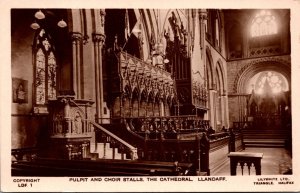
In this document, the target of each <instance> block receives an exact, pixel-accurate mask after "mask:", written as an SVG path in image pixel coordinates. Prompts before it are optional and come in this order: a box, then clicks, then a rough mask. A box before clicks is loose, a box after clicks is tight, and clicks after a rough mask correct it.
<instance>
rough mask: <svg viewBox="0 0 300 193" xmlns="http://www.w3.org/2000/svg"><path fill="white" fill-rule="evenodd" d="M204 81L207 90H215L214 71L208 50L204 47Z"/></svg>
mask: <svg viewBox="0 0 300 193" xmlns="http://www.w3.org/2000/svg"><path fill="white" fill-rule="evenodd" d="M206 79H207V87H208V89H214V88H215V85H216V84H215V70H214V63H213V57H212V55H211V51H210V48H209V47H208V46H206Z"/></svg>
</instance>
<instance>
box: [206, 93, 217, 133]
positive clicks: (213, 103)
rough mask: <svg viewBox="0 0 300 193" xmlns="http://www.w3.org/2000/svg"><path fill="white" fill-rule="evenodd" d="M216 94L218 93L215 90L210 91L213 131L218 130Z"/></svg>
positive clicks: (210, 112)
mask: <svg viewBox="0 0 300 193" xmlns="http://www.w3.org/2000/svg"><path fill="white" fill-rule="evenodd" d="M216 93H217V91H216V90H214V89H210V90H209V96H208V97H209V115H210V116H209V118H210V124H211V126H212V128H213V129H216V127H217V124H216V121H217V120H216V107H217V106H216Z"/></svg>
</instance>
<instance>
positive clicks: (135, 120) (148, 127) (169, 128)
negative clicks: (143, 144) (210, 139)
mask: <svg viewBox="0 0 300 193" xmlns="http://www.w3.org/2000/svg"><path fill="white" fill-rule="evenodd" d="M125 120H126V122H127V123H128V124H129V126H130V128H131V130H132V131H134V132H136V133H138V134H140V135H142V136H143V137H146V138H150V139H158V138H159V137H162V134H163V137H164V138H175V139H176V136H177V134H184V133H197V132H205V131H206V130H207V128H208V127H209V121H208V120H202V119H200V118H199V117H197V116H167V117H131V118H125Z"/></svg>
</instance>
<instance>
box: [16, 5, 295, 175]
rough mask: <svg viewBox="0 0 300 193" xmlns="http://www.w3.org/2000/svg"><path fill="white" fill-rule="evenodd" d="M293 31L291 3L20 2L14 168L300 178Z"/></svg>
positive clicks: (73, 172) (47, 172) (59, 172)
mask: <svg viewBox="0 0 300 193" xmlns="http://www.w3.org/2000/svg"><path fill="white" fill-rule="evenodd" d="M290 36H291V35H290V10H289V9H11V76H12V77H11V78H12V87H11V89H12V96H11V98H12V100H11V175H12V176H147V175H154V176H161V175H165V176H173V175H191V176H196V175H198V176H199V175H228V176H229V175H239V174H237V173H240V171H242V172H243V174H244V175H248V171H249V174H254V175H255V174H256V175H265V174H271V175H278V174H292V124H291V48H290V47H291V40H290ZM268 155H270V156H273V157H271V158H270V157H268ZM270 164H273V165H276V166H275V167H274V168H272V167H269V166H270ZM244 166H245V167H244Z"/></svg>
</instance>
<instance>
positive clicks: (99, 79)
mask: <svg viewBox="0 0 300 193" xmlns="http://www.w3.org/2000/svg"><path fill="white" fill-rule="evenodd" d="M104 40H105V35H104V34H93V42H94V54H95V87H96V88H95V92H96V119H97V120H96V121H97V122H99V123H102V120H101V119H100V118H102V117H103V72H102V46H103V43H104Z"/></svg>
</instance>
